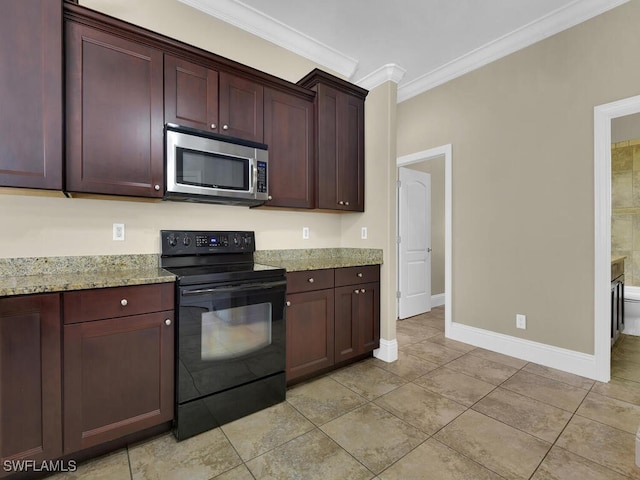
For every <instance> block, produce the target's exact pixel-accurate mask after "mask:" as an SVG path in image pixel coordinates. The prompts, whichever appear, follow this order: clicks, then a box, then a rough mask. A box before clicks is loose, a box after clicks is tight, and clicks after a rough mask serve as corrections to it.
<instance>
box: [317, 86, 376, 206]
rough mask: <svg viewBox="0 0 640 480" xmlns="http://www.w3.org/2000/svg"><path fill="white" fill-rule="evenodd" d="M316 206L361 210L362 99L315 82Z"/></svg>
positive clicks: (362, 193) (362, 202) (362, 186)
mask: <svg viewBox="0 0 640 480" xmlns="http://www.w3.org/2000/svg"><path fill="white" fill-rule="evenodd" d="M315 88H316V91H317V100H316V102H317V108H318V112H317V122H318V126H317V132H318V133H317V136H318V140H317V141H318V146H317V150H318V160H317V161H318V167H317V170H318V199H317V206H318V208H326V209H332V210H349V211H357V212H363V211H364V100H363V99H361V98H358V97H354V96H352V95H349V94H348V93H346V92H343V91H340V90H338V89H335V88H332V87H329V86H327V85H323V84H318V85H317V86H316V87H315Z"/></svg>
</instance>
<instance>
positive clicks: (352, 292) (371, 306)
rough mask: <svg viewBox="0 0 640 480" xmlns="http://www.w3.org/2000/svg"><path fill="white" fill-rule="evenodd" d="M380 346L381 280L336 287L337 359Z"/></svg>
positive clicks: (353, 355) (343, 358)
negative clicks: (379, 281)
mask: <svg viewBox="0 0 640 480" xmlns="http://www.w3.org/2000/svg"><path fill="white" fill-rule="evenodd" d="M379 346H380V284H379V283H377V282H376V283H363V284H360V285H350V286H345V287H339V288H336V318H335V361H336V363H338V362H341V361H343V360H348V359H350V358H353V357H356V356H358V355H361V354H363V353H367V352H370V351H372V350H373V349H374V348H378V347H379Z"/></svg>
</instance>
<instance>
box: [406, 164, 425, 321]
mask: <svg viewBox="0 0 640 480" xmlns="http://www.w3.org/2000/svg"><path fill="white" fill-rule="evenodd" d="M399 171H400V172H399V177H400V186H399V194H398V231H399V244H398V250H399V255H398V256H399V261H398V270H399V272H398V278H399V279H400V281H399V289H400V290H399V291H400V295H399V300H398V302H399V304H398V314H399V317H400V318H408V317H412V316H414V315H419V314H420V313H424V312H428V311H430V310H431V175H429V174H428V173H424V172H419V171H417V170H412V169H410V168H405V167H400V168H399Z"/></svg>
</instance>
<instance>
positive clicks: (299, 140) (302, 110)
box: [264, 88, 315, 208]
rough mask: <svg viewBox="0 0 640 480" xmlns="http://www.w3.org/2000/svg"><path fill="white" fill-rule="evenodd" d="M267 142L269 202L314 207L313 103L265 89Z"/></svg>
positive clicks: (278, 204) (280, 204) (298, 206)
mask: <svg viewBox="0 0 640 480" xmlns="http://www.w3.org/2000/svg"><path fill="white" fill-rule="evenodd" d="M264 143H266V144H267V145H268V146H269V197H270V198H271V200H269V201H268V202H267V205H269V206H274V207H291V208H313V207H314V195H315V191H314V188H313V185H314V183H315V173H314V168H313V166H314V162H313V102H312V101H310V100H305V99H303V98H300V97H297V96H295V95H288V94H286V93H284V92H280V91H277V90H271V89H268V88H267V89H265V92H264Z"/></svg>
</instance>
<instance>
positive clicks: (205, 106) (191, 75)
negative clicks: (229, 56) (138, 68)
mask: <svg viewBox="0 0 640 480" xmlns="http://www.w3.org/2000/svg"><path fill="white" fill-rule="evenodd" d="M164 118H165V121H166V122H167V123H175V124H176V125H182V126H185V127H192V128H197V129H199V130H206V131H213V132H217V128H218V123H219V122H218V72H217V71H215V70H211V69H209V68H205V67H203V66H201V65H198V64H195V63H192V62H188V61H187V60H183V59H181V58H178V57H175V56H173V55H165V56H164Z"/></svg>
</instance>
